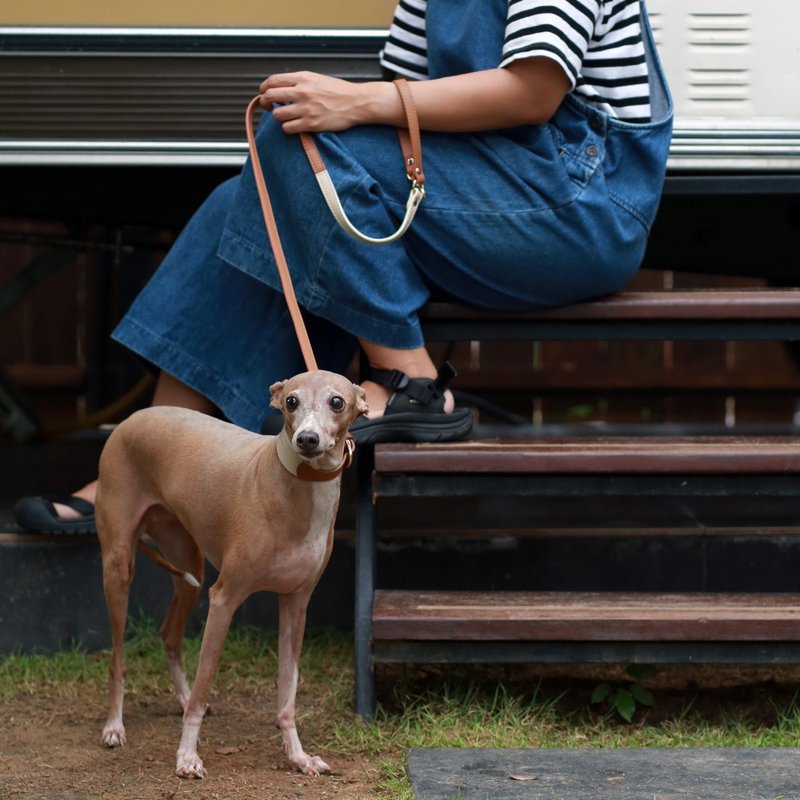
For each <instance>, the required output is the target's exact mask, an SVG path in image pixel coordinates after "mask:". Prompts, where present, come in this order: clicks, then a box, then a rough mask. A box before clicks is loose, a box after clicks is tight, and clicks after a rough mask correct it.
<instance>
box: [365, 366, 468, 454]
mask: <svg viewBox="0 0 800 800" xmlns="http://www.w3.org/2000/svg"><path fill="white" fill-rule="evenodd" d="M455 376H456V371H455V369H454V368H453V366H452V364H450V362H448V361H446V362H445V363H444V364H442V366H441V367H439V374H438V375H437V376H436V378H409V377H408V375H406V374H405V372H401V371H400V370H399V369H372V368H370V370H369V372H368V373H367V374H366V375H365V376H364V380H369V381H373V382H374V383H377V384H380V385H381V386H385V387H386V388H387V389H392V390H394V391H393V394H392V396H391V397H390V398H389V402H388V403H387V404H386V410H385V411H384V412H383V416H381V417H376V418H375V419H368V418H367V417H359V418H358V419H357V420H356V421H355V422H354V423H353V424H352V425H351V426H350V433H351V434H352V435H353V438H354V439H355V441H356V444H359V445H363V444H378V443H379V442H455V441H458V440H460V439H464V438H465V437H466V436H468V435H469V432H470V431H471V430H472V411H471V410H470V409H469V408H456V409H453V411H452V412H451V413H449V414H448V413H445V410H444V392H445V389H446V388H447V385H448V384H449V383H450V381H451V380H452V379H453V378H454V377H455Z"/></svg>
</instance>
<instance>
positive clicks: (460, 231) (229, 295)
mask: <svg viewBox="0 0 800 800" xmlns="http://www.w3.org/2000/svg"><path fill="white" fill-rule="evenodd" d="M506 10H507V0H428V4H427V31H428V60H429V74H430V76H431V77H439V76H444V75H450V74H457V73H462V72H465V71H473V70H480V69H486V68H491V67H496V66H497V65H498V64H499V63H500V61H501V51H502V43H503V36H504V32H505V19H506ZM643 16H644V19H643V22H644V24H643V34H644V38H645V44H646V50H647V54H648V62H649V66H650V76H651V78H650V83H651V86H650V92H651V105H652V119H653V121H652V122H651V123H649V124H644V125H643V124H631V123H625V122H621V121H619V120H617V119H614V118H611V117H609V116H608V115H606V114H605V113H604V112H602V111H599V110H597V109H595V108H593V107H591V106H590V105H588V104H586V103H584V102H583V101H581V100H578V99H576V97H575V96H574V95H569V96H567V98H566V99H565V101H564V103H563V104H562V106H561V107H560V108H559V110H558V111H557V112H556V114H555V116H554V117H553V119H552V120H551V121H550V122H549V123H547V124H543V125H538V126H524V127H519V128H513V129H507V130H503V131H491V132H484V133H477V134H438V133H430V132H424V133H423V140H422V141H423V158H424V167H425V175H426V190H427V196H426V198H425V200H424V202H423V204H422V207H421V208H420V210H419V212H418V214H417V216H416V218H415V220H414V223H413V225H412V226H411V229H410V231H409V232H408V233H407V234H406V235H405V236H404V237H403V239H402V240H400V241H399V242H397V243H395V244H390V245H384V246H372V245H367V244H363V243H361V242H359V241H357V240H355V239H353V238H351V237H350V236H348V235H347V234H346V233H344V232H343V231H342V230H341V229H340V228H339V227H338V225H337V223H336V222H335V221H334V219H333V217H332V216H331V213H330V211H329V210H328V208H327V206H326V205H325V202H324V200H323V198H322V195H321V193H320V190H319V188H318V187H317V184H316V181H315V179H314V178H313V175H312V172H311V169H310V167H309V165H308V163H307V161H306V158H305V155H304V153H303V151H302V148H301V146H300V143H299V141H298V139H297V137H294V136H291V135H285V134H284V133H283V132H282V131H281V130H280V128H279V127H278V126H277V125H276V124H275V122H274V120H273V119H272V117H271V115H269V114H264V115H263V118H262V122H261V125H260V127H259V132H258V146H259V152H260V156H261V160H262V163H263V166H264V170H265V174H266V180H267V186H268V187H269V192H270V198H271V201H272V205H273V207H274V210H275V214H276V219H277V223H278V229H279V231H280V233H281V241H282V244H283V248H284V251H285V253H286V257H287V260H288V262H289V265H290V268H291V271H292V276H293V280H294V285H295V290H296V293H297V296H298V299H299V301H300V304H301V305H302V306H303V308H304V309H305V310H306V311H307V312H309V313H308V315H307V319H308V325H309V334H310V336H311V338H312V342H313V344H314V350H315V354H316V357H317V361H318V362H319V365H320V367H321V368H327V369H331V370H334V371H343V370H345V369H346V367H347V365H348V363H349V362H350V360H351V358H352V356H353V353H354V351H355V337H362V338H365V339H367V340H370V341H373V342H377V343H379V344H383V345H387V346H390V347H398V348H413V347H417V346H419V345H421V344H422V343H423V340H422V335H421V331H420V325H419V321H418V319H417V311H418V309H419V308H420V307H421V306H422V305H424V304H425V302H426V301H427V300H428V299H429V297H430V296H431V295H432V294H433V295H436V296H437V297H445V298H449V299H454V300H456V301H458V302H461V303H465V304H469V305H472V306H477V307H482V308H488V309H495V310H510V309H534V308H539V307H546V306H554V305H563V304H567V303H573V302H577V301H579V300H584V299H587V298H590V297H595V296H598V295H602V294H606V293H610V292H615V291H617V290H619V289H620V288H622V287H623V286H624V285H625V284H626V283H627V282H628V281H629V280H630V278H631V277H632V276H633V274H634V273H635V272H636V270H637V268H638V266H639V264H640V263H641V260H642V257H643V255H644V249H645V244H646V239H647V235H648V233H649V229H650V225H651V224H652V221H653V218H654V217H655V213H656V209H657V206H658V201H659V197H660V193H661V188H662V185H663V179H664V171H665V165H666V159H667V153H668V150H669V142H670V135H671V128H672V102H671V99H670V96H669V91H668V88H667V85H666V81H665V80H664V76H663V72H662V70H661V66H660V63H659V61H658V58H657V56H656V53H655V48H654V46H653V42H652V35H651V32H650V26H649V23H647V20H646V15H643ZM412 91H413V87H412ZM242 115H243V116H244V109H243V110H242ZM317 142H318V145H319V148H320V151H321V153H322V156H323V158H324V160H325V163H326V165H327V168H328V171H329V173H330V175H331V177H332V179H333V181H334V184H335V185H336V187H337V190H338V192H339V195H340V198H341V200H342V204H343V206H344V208H345V211H346V213H347V216H348V217H349V218H350V219H351V220H352V221H353V222H354V223H355V224H356V226H357V227H359V228H360V229H361V230H363V231H364V232H365V233H368V234H371V235H373V236H385V235H386V234H388V233H390V232H391V231H393V230H394V229H395V227H396V226H397V224H398V221H399V220H400V219H401V218H402V216H403V212H404V207H405V202H406V198H407V194H408V181H407V179H406V177H405V171H404V167H403V163H402V157H401V154H400V149H399V146H398V143H397V137H396V133H395V131H394V130H393V129H391V128H389V127H386V126H364V127H359V128H354V129H352V130H349V131H344V132H342V133H325V134H320V135H318V136H317ZM279 286H280V284H279V280H278V274H277V270H276V266H275V262H274V259H273V257H272V253H271V250H270V247H269V244H268V240H267V236H266V233H265V230H264V223H263V219H262V215H261V210H260V208H259V205H258V198H257V194H256V189H255V184H254V181H253V178H252V171H251V167H250V164H249V162H248V164H247V165H246V166H245V168H244V170H243V172H242V175H241V176H240V177H238V178H234V179H232V180H230V181H227V182H226V183H224V184H222V185H221V186H220V187H218V188H217V189H216V190H215V191H214V192H213V193H212V194H211V195H210V196H209V198H208V200H207V201H206V202H205V203H204V204H203V206H201V208H200V209H199V210H198V212H197V213H196V214H195V216H194V217H193V218H192V219H191V220H190V222H189V224H188V225H187V227H186V229H185V230H184V231H183V233H182V234H181V236H180V237H179V238H178V240H177V242H176V243H175V245H174V247H173V248H172V250H171V251H170V253H169V254H168V255H167V257H166V258H165V260H164V262H163V264H162V266H161V267H160V269H159V271H158V272H157V273H156V275H155V276H154V277H153V279H152V280H151V281H150V283H149V284H148V285H147V287H145V289H144V291H143V292H142V293H141V294H140V296H139V297H138V298H137V300H136V301H135V302H134V304H133V306H132V307H131V309H130V311H129V312H128V314H127V316H126V317H125V318H124V319H123V320H122V322H121V323H120V325H119V326H118V327H117V329H116V331H115V332H114V338H116V339H117V340H118V341H119V342H121V343H122V344H124V345H125V346H127V347H128V348H130V349H131V350H133V351H134V352H136V353H138V354H139V355H141V356H143V357H144V358H145V359H146V360H148V361H150V362H151V363H152V364H154V365H155V366H156V367H158V368H159V369H163V370H165V371H166V372H168V373H170V374H171V375H174V376H175V377H177V378H178V379H179V380H181V381H183V382H184V383H186V384H187V385H189V386H191V387H193V388H194V389H196V390H198V391H199V392H201V393H202V394H204V395H205V396H207V397H208V398H209V399H211V400H212V401H213V402H214V403H215V404H216V405H217V406H218V407H219V408H220V409H221V411H222V412H223V413H224V414H225V415H226V416H227V417H228V418H229V419H230V420H232V421H233V422H235V423H237V424H239V425H242V426H243V427H246V428H250V429H252V430H258V428H259V427H260V425H261V422H262V419H263V417H264V415H265V414H266V413H267V406H268V387H269V386H270V384H271V383H272V382H274V381H276V380H279V379H282V378H286V377H289V376H290V375H292V374H295V373H297V372H301V371H303V370H304V365H303V362H302V358H301V356H300V352H299V349H298V347H297V344H296V341H295V334H294V330H293V328H292V326H291V322H290V319H289V316H288V313H287V312H286V309H285V304H284V299H283V296H282V295H281V294H280V293H279V292H278V289H279Z"/></svg>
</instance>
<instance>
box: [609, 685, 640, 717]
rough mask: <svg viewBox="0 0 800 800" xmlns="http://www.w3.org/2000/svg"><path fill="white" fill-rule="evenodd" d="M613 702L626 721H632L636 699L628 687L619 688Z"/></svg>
mask: <svg viewBox="0 0 800 800" xmlns="http://www.w3.org/2000/svg"><path fill="white" fill-rule="evenodd" d="M611 704H612V705H613V707H614V708H615V709H616V712H617V713H618V714H619V715H620V716H621V717H622V719H624V720H625V721H626V722H630V721H631V720H632V719H633V715H634V712H635V711H636V700H634V699H633V695H632V694H631V693H630V692H629V691H628V690H627V689H617V691H616V692H615V693H614V697H613V698H612V700H611Z"/></svg>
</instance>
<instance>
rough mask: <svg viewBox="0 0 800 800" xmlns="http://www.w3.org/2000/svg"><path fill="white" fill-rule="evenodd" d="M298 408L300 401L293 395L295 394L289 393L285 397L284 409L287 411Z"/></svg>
mask: <svg viewBox="0 0 800 800" xmlns="http://www.w3.org/2000/svg"><path fill="white" fill-rule="evenodd" d="M298 408H300V401H299V400H298V399H297V397H295V395H293V394H290V395H289V396H288V397H287V398H286V409H287V410H288V411H297V409H298Z"/></svg>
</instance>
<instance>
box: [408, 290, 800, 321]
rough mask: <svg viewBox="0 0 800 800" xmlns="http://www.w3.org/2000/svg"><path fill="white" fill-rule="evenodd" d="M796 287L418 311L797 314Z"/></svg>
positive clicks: (471, 314)
mask: <svg viewBox="0 0 800 800" xmlns="http://www.w3.org/2000/svg"><path fill="white" fill-rule="evenodd" d="M798 309H800V289H797V288H773V287H767V286H765V287H760V286H759V287H755V288H749V289H744V288H734V289H725V288H720V287H714V288H711V289H656V290H651V291H647V290H645V291H627V292H619V293H618V294H615V295H611V296H608V297H602V298H599V299H597V300H589V301H587V302H584V303H574V304H572V305H568V306H561V307H558V308H547V309H542V310H540V311H524V312H523V311H519V312H515V311H503V312H500V313H496V312H488V311H482V310H480V309H474V308H468V307H465V306H460V305H454V304H450V303H429V304H428V305H427V306H426V307H425V309H424V310H423V317H424V319H426V320H436V319H445V318H459V319H473V320H477V321H480V320H488V319H493V318H497V317H502V318H503V319H508V320H514V319H517V320H529V319H559V320H588V319H591V320H599V319H653V318H657V319H662V320H663V319H676V320H677V319H684V320H686V319H716V320H720V319H729V320H730V319H738V320H747V319H781V318H784V319H797V317H798Z"/></svg>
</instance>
